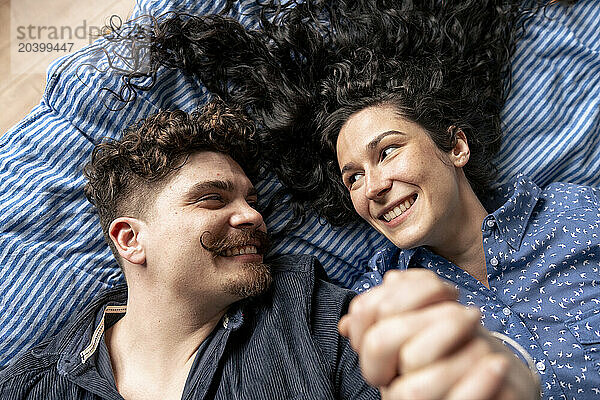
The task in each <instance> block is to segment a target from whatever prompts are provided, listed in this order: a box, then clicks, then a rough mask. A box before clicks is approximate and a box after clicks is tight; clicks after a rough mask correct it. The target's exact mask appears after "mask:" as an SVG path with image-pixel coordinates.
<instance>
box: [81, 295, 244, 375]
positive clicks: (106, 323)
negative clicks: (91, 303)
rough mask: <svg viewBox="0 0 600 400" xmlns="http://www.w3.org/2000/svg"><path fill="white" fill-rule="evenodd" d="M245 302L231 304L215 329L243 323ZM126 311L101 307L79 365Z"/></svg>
mask: <svg viewBox="0 0 600 400" xmlns="http://www.w3.org/2000/svg"><path fill="white" fill-rule="evenodd" d="M245 304H246V302H245V301H243V300H242V301H239V302H237V303H235V304H233V305H232V306H231V307H229V309H228V310H227V312H226V313H225V315H224V316H223V317H222V318H221V321H220V322H219V324H218V325H217V326H216V327H215V329H221V327H222V328H223V329H225V330H230V331H236V330H238V329H239V328H240V327H241V326H242V325H243V323H244V312H243V310H244V308H245ZM126 311H127V305H125V304H115V303H114V302H112V303H108V304H106V305H105V306H103V307H101V308H100V309H99V310H98V313H97V314H96V318H95V321H94V330H93V332H92V334H91V336H90V337H89V339H88V340H86V341H85V342H84V343H82V345H81V346H85V347H84V348H83V350H81V351H80V352H79V360H80V363H81V364H85V363H86V362H87V361H88V360H89V359H90V357H92V356H93V355H94V354H96V352H97V351H98V345H99V344H100V341H101V340H102V338H103V335H104V332H105V330H106V329H108V328H110V327H111V326H112V325H113V324H114V323H115V322H116V321H118V320H119V319H120V318H121V317H122V316H123V315H124V314H125V312H126Z"/></svg>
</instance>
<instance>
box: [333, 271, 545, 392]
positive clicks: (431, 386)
mask: <svg viewBox="0 0 600 400" xmlns="http://www.w3.org/2000/svg"><path fill="white" fill-rule="evenodd" d="M457 297H458V293H457V291H456V289H455V288H454V287H453V286H451V285H450V284H449V283H447V282H445V281H443V280H442V279H440V278H439V277H438V276H437V275H435V274H434V273H433V272H431V271H429V270H425V269H413V270H408V271H403V272H401V271H388V272H387V273H386V274H385V277H384V280H383V283H382V284H381V285H380V286H379V287H376V288H374V289H372V290H371V291H369V292H367V293H365V294H362V295H360V296H357V297H356V298H355V299H354V300H353V301H352V303H351V304H350V308H349V312H348V314H347V315H345V316H344V317H343V318H342V319H341V320H340V324H339V330H340V333H341V334H342V335H344V336H346V337H348V338H349V339H350V343H351V345H352V347H353V348H354V349H355V350H356V351H357V353H358V355H359V359H360V366H361V369H362V373H363V375H364V377H365V379H366V380H367V381H368V382H369V383H371V384H372V385H374V386H377V387H379V388H380V390H381V393H382V397H383V398H384V399H389V400H392V399H411V400H413V399H457V400H466V399H503V400H504V399H518V400H521V399H538V398H539V395H538V391H539V383H538V382H537V379H535V378H534V377H533V376H532V374H531V373H530V371H529V369H528V368H527V367H526V366H525V365H524V364H523V363H522V362H521V361H520V360H519V359H517V358H516V357H515V355H514V354H513V353H512V352H511V351H510V350H509V349H508V348H506V346H504V345H503V344H502V343H501V342H500V341H498V340H497V339H495V338H494V337H492V336H491V335H490V334H489V332H488V331H487V330H485V329H484V328H483V327H481V324H480V322H479V321H480V314H479V310H477V309H472V308H467V307H464V306H462V305H460V304H459V303H458V302H456V299H457Z"/></svg>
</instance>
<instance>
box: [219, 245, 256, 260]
mask: <svg viewBox="0 0 600 400" xmlns="http://www.w3.org/2000/svg"><path fill="white" fill-rule="evenodd" d="M246 254H257V255H260V254H261V253H259V248H258V247H257V246H256V245H253V244H248V245H243V246H235V247H230V248H228V249H226V250H225V251H223V252H222V253H221V255H222V256H225V257H234V256H242V255H246Z"/></svg>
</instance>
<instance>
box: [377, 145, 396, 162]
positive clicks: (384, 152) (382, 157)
mask: <svg viewBox="0 0 600 400" xmlns="http://www.w3.org/2000/svg"><path fill="white" fill-rule="evenodd" d="M397 148H398V146H389V147H386V148H385V149H383V150H381V154H380V156H379V159H380V160H381V161H383V160H385V158H386V157H387V156H389V155H390V154H392V152H393V151H394V150H396V149H397Z"/></svg>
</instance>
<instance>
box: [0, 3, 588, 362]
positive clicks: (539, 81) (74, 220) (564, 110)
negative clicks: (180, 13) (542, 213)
mask: <svg viewBox="0 0 600 400" xmlns="http://www.w3.org/2000/svg"><path fill="white" fill-rule="evenodd" d="M224 3H225V1H224V0H213V1H211V2H194V1H191V0H180V1H177V0H162V1H150V0H140V1H139V4H137V6H136V9H135V12H134V17H135V16H139V15H143V14H148V13H151V14H161V13H163V12H166V11H168V10H185V11H187V12H191V13H211V12H217V11H219V10H220V9H221V7H222V6H223V4H224ZM252 11H253V10H252V8H251V7H250V6H248V4H244V3H242V5H241V6H240V7H239V8H238V9H237V10H235V11H234V12H233V14H232V15H233V16H234V17H236V18H238V19H239V20H241V21H242V22H243V23H244V24H245V25H246V26H252V27H254V26H256V21H257V19H256V15H255V14H253V12H252ZM599 25H600V3H599V2H597V1H595V0H584V1H579V2H577V4H576V5H575V6H571V7H565V6H562V5H556V6H553V7H551V8H548V10H547V12H546V16H545V17H544V16H542V15H538V16H537V17H536V18H534V19H532V20H530V21H529V22H528V25H527V28H526V33H525V36H524V38H523V39H522V40H521V41H520V42H519V45H518V49H517V53H516V55H515V58H514V62H513V65H514V67H513V68H514V72H513V77H514V84H513V87H512V90H511V92H510V95H509V99H508V102H507V105H506V107H505V110H504V112H503V121H504V131H505V141H504V145H503V149H502V151H501V154H500V156H499V158H498V165H499V172H500V181H499V183H502V182H506V181H507V180H508V179H509V178H510V177H511V176H512V175H514V174H516V173H518V172H523V173H525V174H527V175H529V176H530V177H532V178H533V180H534V181H535V182H536V183H537V184H538V185H540V186H544V185H547V184H548V183H549V182H552V181H559V180H560V181H569V182H575V183H580V184H588V185H594V186H600V185H599V184H600V146H598V141H599V140H600V104H599V102H600V26H599ZM111 46H115V45H114V44H110V43H107V42H106V40H104V39H100V40H98V41H97V42H95V43H94V44H92V45H91V46H88V47H86V48H85V49H83V50H81V51H79V52H77V53H74V54H71V55H67V56H65V57H63V58H61V59H59V60H56V61H55V62H54V63H52V65H50V67H49V68H48V72H47V85H46V89H45V93H44V95H43V98H42V99H41V102H40V104H39V105H38V106H37V107H35V108H34V109H33V110H32V111H31V113H30V114H29V115H28V116H27V117H25V118H24V119H23V120H22V121H21V122H20V123H19V124H17V125H16V126H15V127H14V128H13V129H11V130H10V131H9V132H7V133H5V134H4V135H2V136H1V137H0V222H1V223H0V368H1V367H2V366H5V365H6V364H7V363H8V362H9V361H10V360H11V359H12V358H13V357H15V356H16V355H18V354H20V353H21V352H23V351H25V350H26V349H27V348H29V347H31V346H32V345H33V344H36V343H38V342H40V341H42V340H43V339H44V338H46V337H48V336H49V335H52V334H53V333H55V332H56V331H57V330H59V329H60V328H61V327H62V326H63V325H64V323H65V321H66V320H67V318H68V317H69V315H70V314H72V313H73V312H74V311H75V309H76V308H78V307H79V306H81V305H83V304H85V303H87V302H88V301H89V300H90V299H91V298H92V297H93V296H94V294H95V293H97V292H98V291H99V290H101V289H103V288H107V287H112V286H114V285H115V284H117V283H118V282H120V281H121V280H122V277H121V275H120V273H119V269H118V267H117V266H116V263H115V261H114V260H113V258H112V255H111V253H110V251H109V249H108V246H107V245H106V244H105V243H104V241H103V237H102V233H101V230H100V227H99V225H98V221H97V217H96V216H95V214H93V211H92V208H91V206H90V205H89V204H88V203H87V201H86V199H85V196H84V194H83V190H82V188H83V184H84V180H83V177H82V176H81V169H82V167H83V165H84V164H85V162H86V160H87V159H88V157H89V155H90V153H91V150H92V148H93V146H94V143H96V142H98V141H100V140H102V138H104V137H115V136H117V135H119V130H120V129H122V128H124V127H125V126H127V125H128V124H131V123H132V122H134V121H135V120H137V119H139V118H141V117H143V116H145V115H147V114H150V113H153V112H156V111H157V110H159V109H169V108H171V109H172V108H181V109H184V110H187V111H190V110H193V109H194V108H196V107H197V106H198V105H200V104H202V102H203V99H204V92H203V89H202V87H201V86H200V85H199V84H198V82H195V81H193V80H191V79H190V78H186V77H184V76H183V75H181V74H179V73H177V72H175V71H162V72H161V73H159V75H158V83H157V85H155V86H154V87H153V88H152V90H150V91H149V92H144V93H140V94H139V95H138V97H137V98H136V101H135V102H131V103H128V104H126V105H125V106H124V107H122V106H123V103H121V102H119V101H118V99H116V98H115V97H114V96H112V95H111V94H110V93H109V92H106V91H99V90H98V89H99V88H101V87H106V88H113V89H118V88H120V86H121V82H120V81H119V78H118V77H117V76H115V75H111V74H108V73H105V72H103V71H106V70H107V68H108V60H107V59H106V54H105V53H104V52H102V51H101V49H102V48H109V49H111ZM113 50H114V49H113ZM119 106H121V107H122V108H121V109H120V110H119V111H110V108H117V107H119ZM277 186H278V183H277V181H276V179H275V178H274V177H272V176H269V177H267V178H266V179H264V180H263V181H262V182H260V183H259V184H258V190H259V194H260V195H261V196H262V197H264V198H267V197H268V196H269V195H270V194H272V193H273V191H274V190H275V189H276V188H277ZM287 218H289V215H287V214H286V213H281V214H278V215H273V216H271V217H270V218H269V219H268V221H267V223H268V226H269V228H270V229H271V231H277V228H278V227H279V226H280V225H281V224H282V223H283V222H284V221H285V220H287ZM385 243H386V241H385V239H384V238H382V237H380V236H379V235H378V234H376V233H374V232H373V231H372V230H371V229H369V228H367V227H366V226H364V225H362V224H357V225H356V226H354V227H352V228H351V229H346V230H344V231H334V230H332V229H331V228H330V227H328V226H323V225H321V224H320V222H319V221H318V220H317V218H316V217H315V216H309V217H308V218H307V221H306V223H305V224H304V225H303V226H302V227H300V228H299V229H298V230H296V231H295V232H294V234H292V235H290V236H286V237H276V240H275V245H274V249H273V252H274V253H311V254H314V255H315V256H317V257H318V258H319V259H320V260H321V262H322V263H323V264H324V266H325V268H326V270H327V273H328V274H329V276H330V277H331V279H332V280H333V281H335V282H337V283H339V284H341V285H345V286H349V285H351V283H352V282H353V281H354V279H355V278H356V277H357V275H358V274H360V273H361V272H362V270H363V267H364V264H365V262H366V260H367V258H368V257H369V256H370V255H371V254H373V252H374V251H375V249H377V248H379V247H381V246H382V245H383V244H385Z"/></svg>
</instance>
